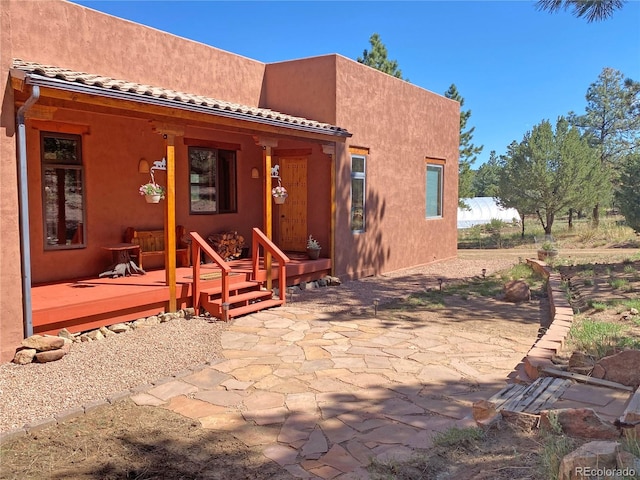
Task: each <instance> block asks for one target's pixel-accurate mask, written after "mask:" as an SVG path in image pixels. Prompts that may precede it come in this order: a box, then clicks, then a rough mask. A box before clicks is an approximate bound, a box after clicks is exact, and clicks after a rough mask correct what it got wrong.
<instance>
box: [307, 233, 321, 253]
mask: <svg viewBox="0 0 640 480" xmlns="http://www.w3.org/2000/svg"><path fill="white" fill-rule="evenodd" d="M307 248H308V249H310V250H320V248H322V247H320V243H318V241H317V240H316V239H315V238H313V237H312V236H311V235H309V238H308V239H307Z"/></svg>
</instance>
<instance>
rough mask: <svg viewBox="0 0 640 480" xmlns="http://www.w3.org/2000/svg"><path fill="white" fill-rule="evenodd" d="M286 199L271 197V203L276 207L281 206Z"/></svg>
mask: <svg viewBox="0 0 640 480" xmlns="http://www.w3.org/2000/svg"><path fill="white" fill-rule="evenodd" d="M286 199H287V197H273V201H274V202H276V203H277V204H278V205H282V204H283V203H284V201H285V200H286Z"/></svg>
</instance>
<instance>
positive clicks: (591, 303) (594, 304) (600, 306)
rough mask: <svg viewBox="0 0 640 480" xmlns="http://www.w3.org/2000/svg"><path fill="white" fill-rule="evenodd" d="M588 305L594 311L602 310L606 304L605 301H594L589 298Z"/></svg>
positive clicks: (605, 307)
mask: <svg viewBox="0 0 640 480" xmlns="http://www.w3.org/2000/svg"><path fill="white" fill-rule="evenodd" d="M588 304H589V306H590V307H591V308H593V309H594V310H595V311H596V312H604V311H605V310H606V309H607V307H608V305H607V304H606V303H603V302H594V301H592V300H589V302H588Z"/></svg>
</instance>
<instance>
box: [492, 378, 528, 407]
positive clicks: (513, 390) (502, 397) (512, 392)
mask: <svg viewBox="0 0 640 480" xmlns="http://www.w3.org/2000/svg"><path fill="white" fill-rule="evenodd" d="M527 387H528V385H520V384H517V383H511V384H509V385H507V386H506V387H504V388H503V389H502V390H500V391H499V392H498V393H496V394H495V395H493V396H492V397H491V398H490V399H489V402H491V403H492V404H493V405H494V406H495V407H496V410H499V409H500V407H501V406H502V405H504V403H505V402H507V401H508V400H509V399H511V398H513V397H515V396H519V395H520V394H521V393H522V392H523V391H525V390H526V388H527Z"/></svg>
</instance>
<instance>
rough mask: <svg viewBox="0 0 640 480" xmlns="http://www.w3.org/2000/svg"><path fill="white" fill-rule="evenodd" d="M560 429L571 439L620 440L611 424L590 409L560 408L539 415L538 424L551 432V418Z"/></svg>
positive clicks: (616, 430)
mask: <svg viewBox="0 0 640 480" xmlns="http://www.w3.org/2000/svg"><path fill="white" fill-rule="evenodd" d="M552 415H553V416H555V421H556V422H557V423H558V424H559V425H560V426H561V427H562V431H563V432H564V433H565V434H567V435H569V436H571V437H581V438H597V439H600V440H613V439H617V438H620V432H619V431H618V429H617V428H616V427H615V426H613V425H612V424H611V423H608V422H607V421H605V420H603V419H602V418H600V417H599V416H598V414H597V413H596V412H594V411H593V410H592V409H590V408H562V409H558V410H545V411H543V412H541V413H540V424H541V425H542V426H543V427H545V428H547V429H549V430H551V429H552V421H551V420H550V417H551V416H552Z"/></svg>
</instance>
